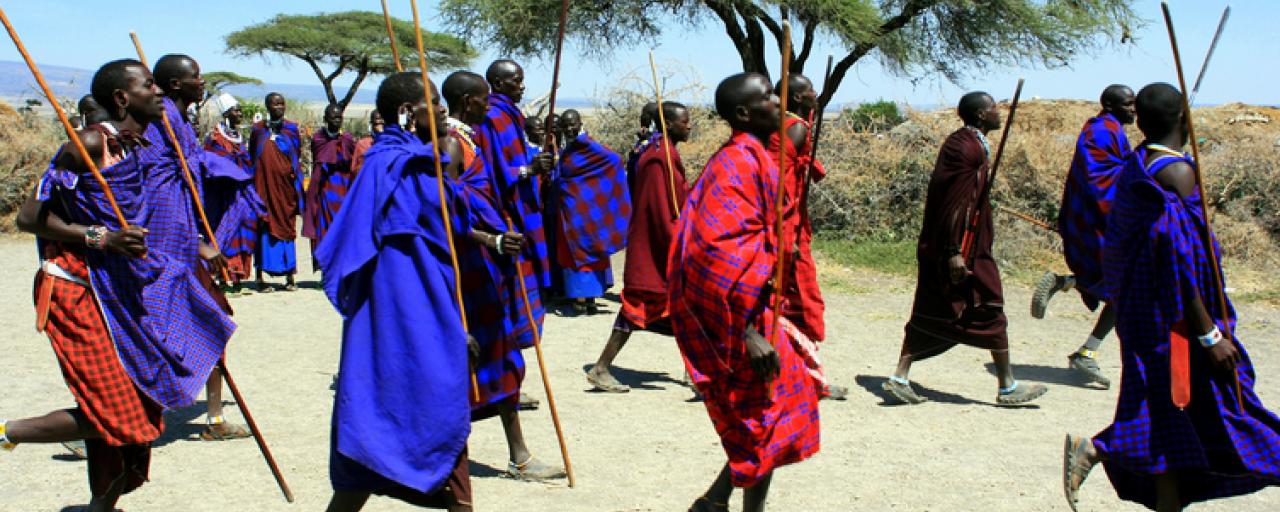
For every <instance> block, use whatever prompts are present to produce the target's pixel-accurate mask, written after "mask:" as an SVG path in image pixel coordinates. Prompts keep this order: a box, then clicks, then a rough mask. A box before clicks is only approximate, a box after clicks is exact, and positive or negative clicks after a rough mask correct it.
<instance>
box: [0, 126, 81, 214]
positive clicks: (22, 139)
mask: <svg viewBox="0 0 1280 512" xmlns="http://www.w3.org/2000/svg"><path fill="white" fill-rule="evenodd" d="M65 138H66V136H65V135H64V134H63V131H62V128H61V127H60V126H58V125H57V124H55V121H53V120H51V119H50V118H48V117H44V116H39V115H37V114H35V113H27V112H24V113H18V112H17V111H15V110H14V109H13V107H10V106H9V105H8V104H6V103H4V102H0V232H10V231H13V229H14V226H13V222H12V219H13V216H14V214H15V213H16V212H17V209H18V206H20V205H21V204H22V201H23V200H24V199H25V198H26V197H27V195H28V194H30V193H31V189H32V187H33V186H35V182H36V179H38V178H39V177H40V174H41V173H42V172H44V170H45V168H47V167H48V165H49V160H50V159H51V158H53V154H54V152H55V151H57V149H58V146H59V145H61V144H62V141H63V140H64V139H65Z"/></svg>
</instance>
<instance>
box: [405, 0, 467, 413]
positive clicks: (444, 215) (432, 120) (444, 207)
mask: <svg viewBox="0 0 1280 512" xmlns="http://www.w3.org/2000/svg"><path fill="white" fill-rule="evenodd" d="M409 5H411V6H412V7H413V30H414V33H415V34H416V36H417V43H418V65H419V66H420V67H421V68H422V94H423V96H425V97H426V100H427V109H428V110H430V111H431V115H430V116H429V117H427V123H428V124H429V125H430V127H431V156H432V159H433V160H434V161H435V165H436V191H437V192H439V193H440V218H441V219H442V220H444V231H445V233H448V236H447V237H445V238H446V239H448V240H449V263H451V264H452V265H453V275H454V276H455V279H454V280H453V298H454V299H455V300H457V301H458V316H459V317H460V318H461V319H462V330H463V331H468V330H470V328H469V327H468V325H469V324H468V323H467V307H466V304H465V303H464V302H463V301H462V272H461V271H460V270H459V268H458V248H457V247H455V246H454V243H453V220H452V219H453V217H452V215H451V212H450V211H449V202H448V201H447V200H445V193H444V168H443V167H442V166H441V165H440V141H439V139H438V137H437V136H436V110H435V106H434V105H433V104H432V102H431V79H430V78H428V77H427V53H426V47H425V46H424V45H423V44H422V25H420V24H419V22H418V0H409ZM470 373H471V398H472V399H474V401H476V402H479V401H480V385H479V383H478V382H477V381H476V374H475V372H470Z"/></svg>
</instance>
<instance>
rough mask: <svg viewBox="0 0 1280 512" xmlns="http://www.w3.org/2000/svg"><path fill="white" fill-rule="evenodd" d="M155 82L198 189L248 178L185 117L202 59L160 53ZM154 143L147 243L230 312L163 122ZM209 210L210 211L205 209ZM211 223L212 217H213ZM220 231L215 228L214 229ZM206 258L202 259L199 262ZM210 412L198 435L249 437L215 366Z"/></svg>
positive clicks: (200, 81)
mask: <svg viewBox="0 0 1280 512" xmlns="http://www.w3.org/2000/svg"><path fill="white" fill-rule="evenodd" d="M155 79H156V84H157V85H158V86H159V87H160V90H161V91H162V92H163V93H164V95H165V97H164V104H165V115H166V116H167V117H168V119H169V126H171V127H172V128H173V133H174V136H175V137H176V138H177V143H178V145H179V146H180V147H181V148H182V152H183V156H184V157H185V158H186V161H187V164H188V166H189V169H190V171H191V179H192V180H194V181H195V186H196V189H197V190H203V187H202V183H203V182H204V178H205V177H208V178H214V179H218V178H223V179H229V180H239V181H247V180H248V179H249V176H247V175H246V173H245V172H244V170H243V169H241V168H240V167H239V166H236V165H235V164H234V163H232V162H230V161H227V160H226V159H223V158H213V159H209V158H206V157H205V152H204V148H203V147H202V146H201V145H200V139H199V137H198V136H196V132H195V128H194V127H193V126H192V125H191V123H190V122H189V121H188V120H187V118H186V112H187V106H188V105H192V104H195V103H196V102H198V101H200V100H201V99H203V98H204V93H205V88H204V78H203V77H202V76H201V75H200V64H198V63H197V62H196V61H195V59H192V58H191V57H189V56H186V55H179V54H171V55H165V56H163V57H160V58H159V59H158V60H156V65H155ZM144 135H145V136H146V138H147V140H148V141H149V142H150V145H148V146H147V147H145V148H142V149H140V150H138V160H139V161H140V162H141V164H142V167H143V170H144V172H145V175H146V181H147V186H146V189H145V192H146V194H147V208H146V210H145V211H146V216H145V217H144V221H143V227H145V228H147V230H148V245H149V246H150V247H151V248H152V250H153V251H159V252H165V253H168V254H170V257H172V258H173V259H175V260H182V261H187V262H188V264H189V266H190V268H191V269H192V270H191V272H192V273H193V275H195V276H196V278H197V279H199V282H200V283H201V284H202V285H203V286H204V288H205V290H206V291H207V292H208V293H209V296H210V297H211V298H212V299H213V300H214V301H215V302H216V303H217V304H218V305H219V306H220V307H221V309H222V311H223V313H225V314H226V315H231V314H232V311H231V306H230V304H228V303H227V299H226V296H225V295H224V294H223V293H222V290H220V289H218V288H217V286H216V285H215V284H214V281H213V277H212V275H211V274H210V273H209V268H208V267H213V268H214V270H215V271H217V270H220V269H221V268H225V266H226V258H225V257H224V256H223V255H222V254H220V253H219V252H218V251H217V250H215V249H214V248H213V246H212V245H211V244H209V243H207V242H205V241H203V239H202V237H203V236H205V232H204V226H203V225H202V222H201V220H200V215H199V213H198V212H197V209H196V206H197V205H196V204H195V203H194V202H193V200H192V195H191V188H190V185H188V184H187V181H186V177H185V176H184V175H183V174H184V171H183V168H182V164H181V162H180V161H179V159H178V154H177V152H176V150H175V149H174V147H173V142H172V141H171V140H170V139H169V136H168V133H167V131H166V129H165V127H164V125H163V124H162V123H160V122H154V123H151V126H148V127H147V131H146V132H145V133H144ZM206 213H207V212H206ZM210 222H212V221H210ZM214 235H215V236H216V235H217V232H216V231H215V232H214ZM201 260H204V261H201ZM205 392H206V394H207V396H208V399H207V400H206V403H207V407H208V411H207V413H208V416H207V419H206V424H205V429H204V431H202V432H201V434H200V437H201V439H204V440H206V441H220V440H224V439H237V438H245V437H249V430H248V429H247V428H245V427H244V426H243V425H234V424H231V423H227V422H226V421H225V419H224V418H223V414H222V413H223V409H222V372H220V371H217V370H215V371H213V372H212V373H211V374H210V375H209V380H208V383H207V384H206V387H205Z"/></svg>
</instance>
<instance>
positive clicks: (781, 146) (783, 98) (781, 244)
mask: <svg viewBox="0 0 1280 512" xmlns="http://www.w3.org/2000/svg"><path fill="white" fill-rule="evenodd" d="M778 76H780V77H782V79H781V80H779V82H780V83H781V84H782V87H781V88H780V89H779V91H778V101H779V106H778V112H779V116H778V190H777V195H776V196H774V197H775V199H774V202H773V214H774V226H775V227H774V229H775V231H776V236H777V237H778V247H777V251H778V256H777V261H776V262H775V263H774V268H773V284H774V286H773V317H774V325H773V332H774V340H773V341H774V344H775V345H777V344H778V343H782V341H783V338H782V336H783V334H782V327H781V325H780V324H778V320H779V319H781V318H782V295H783V293H785V292H786V289H787V288H786V284H785V283H784V282H783V278H784V276H785V269H786V265H787V253H789V252H791V246H790V245H788V244H787V241H786V238H787V237H786V236H785V235H786V229H785V223H784V222H783V214H784V213H785V208H784V205H785V203H786V202H787V197H786V194H787V100H788V97H789V96H790V87H789V84H790V82H791V22H790V21H787V20H785V19H784V20H782V67H781V68H780V71H779V75H778Z"/></svg>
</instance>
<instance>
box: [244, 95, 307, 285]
mask: <svg viewBox="0 0 1280 512" xmlns="http://www.w3.org/2000/svg"><path fill="white" fill-rule="evenodd" d="M265 104H266V107H267V114H268V116H269V118H268V119H267V120H265V121H259V122H257V123H254V125H253V131H251V132H250V134H249V157H250V158H252V159H253V169H254V173H253V183H254V187H255V188H256V189H257V191H258V197H261V198H262V202H263V203H265V204H266V205H267V219H266V222H263V223H262V224H261V225H260V226H259V227H258V244H257V253H256V254H255V259H256V260H257V264H258V276H257V281H258V291H260V292H263V293H269V292H273V291H275V289H274V288H272V287H269V286H267V284H266V282H265V281H263V279H262V274H263V273H264V272H265V273H267V274H270V275H272V276H285V286H284V289H285V290H286V291H294V290H297V289H298V287H297V285H295V284H294V282H293V275H294V274H296V273H297V272H298V251H297V247H296V246H295V244H294V240H295V239H296V238H297V237H298V231H297V228H296V227H295V225H294V218H295V217H297V216H298V215H299V213H300V212H301V211H302V206H303V205H302V172H301V169H299V167H298V155H299V154H300V152H301V151H302V136H301V135H300V134H299V132H298V124H297V123H294V122H293V121H290V120H288V119H285V118H284V112H285V102H284V96H281V95H280V93H276V92H273V93H271V94H268V95H267V99H266V102H265Z"/></svg>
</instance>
